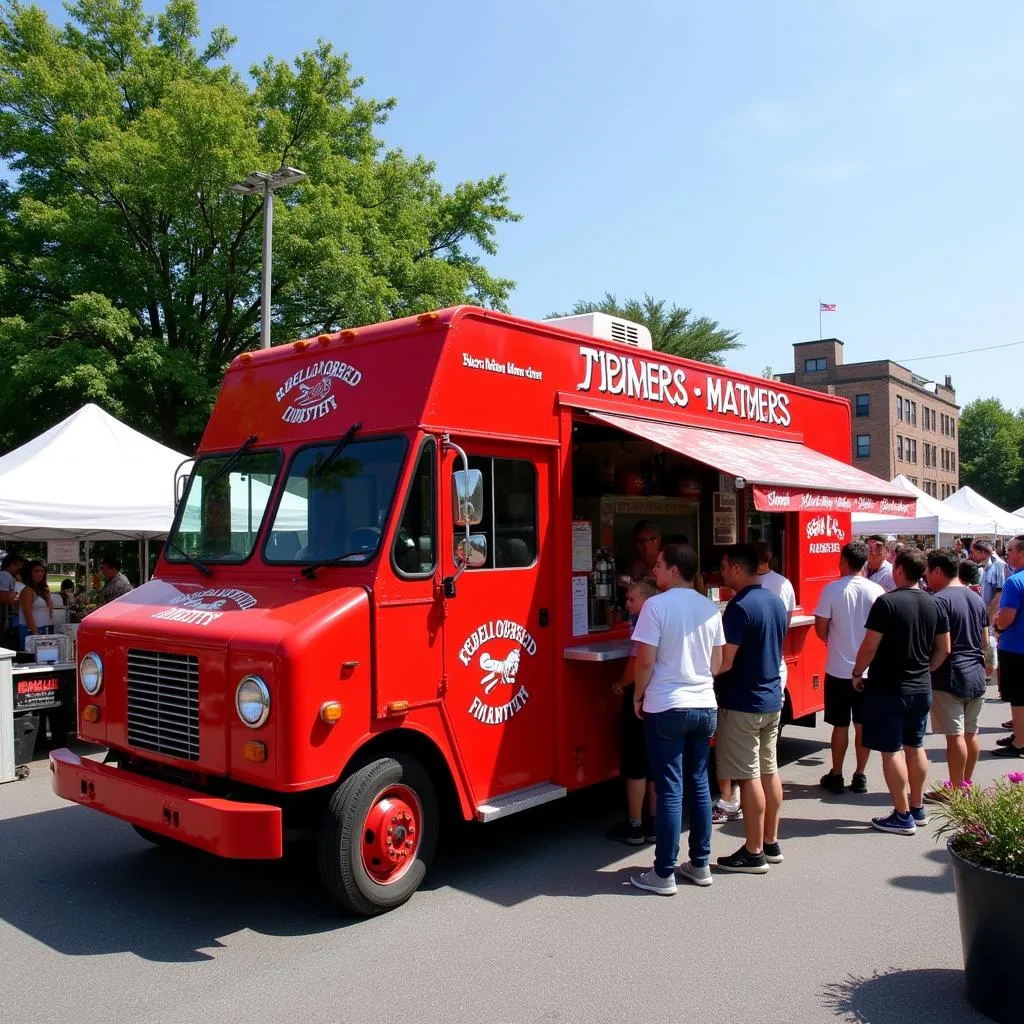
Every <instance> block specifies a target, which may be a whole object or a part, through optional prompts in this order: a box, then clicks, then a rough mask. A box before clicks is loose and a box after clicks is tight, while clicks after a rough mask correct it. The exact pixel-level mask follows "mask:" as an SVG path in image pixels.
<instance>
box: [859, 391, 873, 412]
mask: <svg viewBox="0 0 1024 1024" xmlns="http://www.w3.org/2000/svg"><path fill="white" fill-rule="evenodd" d="M857 415H858V416H869V415H871V396H870V395H858V396H857Z"/></svg>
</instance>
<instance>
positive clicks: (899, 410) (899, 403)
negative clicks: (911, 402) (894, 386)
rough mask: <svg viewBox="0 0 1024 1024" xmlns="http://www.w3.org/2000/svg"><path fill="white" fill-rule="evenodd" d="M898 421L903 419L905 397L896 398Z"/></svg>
mask: <svg viewBox="0 0 1024 1024" xmlns="http://www.w3.org/2000/svg"><path fill="white" fill-rule="evenodd" d="M896 419H898V420H901V419H903V396H902V395H897V396H896Z"/></svg>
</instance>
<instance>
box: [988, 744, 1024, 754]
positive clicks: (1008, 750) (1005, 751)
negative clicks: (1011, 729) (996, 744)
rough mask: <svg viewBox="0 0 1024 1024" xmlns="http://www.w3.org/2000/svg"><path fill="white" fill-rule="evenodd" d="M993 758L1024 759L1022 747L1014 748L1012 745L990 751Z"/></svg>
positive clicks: (1023, 748)
mask: <svg viewBox="0 0 1024 1024" xmlns="http://www.w3.org/2000/svg"><path fill="white" fill-rule="evenodd" d="M992 756H993V757H1024V747H1015V746H1014V745H1013V744H1012V743H1011V744H1009V745H1007V746H1005V747H1000V748H999V749H998V750H993V751H992Z"/></svg>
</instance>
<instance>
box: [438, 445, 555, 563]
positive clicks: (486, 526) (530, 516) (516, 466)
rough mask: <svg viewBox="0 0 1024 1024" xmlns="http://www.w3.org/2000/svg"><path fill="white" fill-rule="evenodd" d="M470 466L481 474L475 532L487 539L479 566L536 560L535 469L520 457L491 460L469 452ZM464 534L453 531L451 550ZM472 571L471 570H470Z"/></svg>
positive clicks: (455, 551) (456, 546)
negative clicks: (478, 515) (485, 555)
mask: <svg viewBox="0 0 1024 1024" xmlns="http://www.w3.org/2000/svg"><path fill="white" fill-rule="evenodd" d="M469 467H470V469H479V470H480V472H481V473H482V474H483V478H484V479H483V484H484V487H483V508H482V509H481V512H482V514H483V518H482V521H481V523H480V525H479V526H475V527H473V532H474V533H482V534H483V535H484V536H485V537H486V539H487V559H486V561H485V562H484V563H483V564H482V565H481V566H478V567H474V568H481V569H516V568H525V567H527V566H530V565H532V564H533V563H534V562H535V561H536V560H537V471H536V469H534V466H533V463H532V462H526V461H524V460H521V459H492V458H490V457H486V456H479V455H470V457H469ZM464 536H465V535H464V534H463V533H462V532H458V533H456V534H455V544H454V551H453V554H454V553H457V552H458V550H459V542H460V541H462V540H463V539H464ZM470 571H472V570H470Z"/></svg>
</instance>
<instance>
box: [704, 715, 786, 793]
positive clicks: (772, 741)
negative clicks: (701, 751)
mask: <svg viewBox="0 0 1024 1024" xmlns="http://www.w3.org/2000/svg"><path fill="white" fill-rule="evenodd" d="M781 717H782V712H781V711H771V712H768V713H767V714H753V713H752V712H749V711H727V710H726V709H725V708H719V711H718V732H717V733H715V759H716V762H717V765H716V767H717V771H718V777H719V778H720V779H734V780H740V779H757V778H760V777H761V776H762V775H775V774H777V772H778V770H779V766H778V763H777V761H776V758H775V748H776V743H777V740H778V738H779V719H780V718H781Z"/></svg>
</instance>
